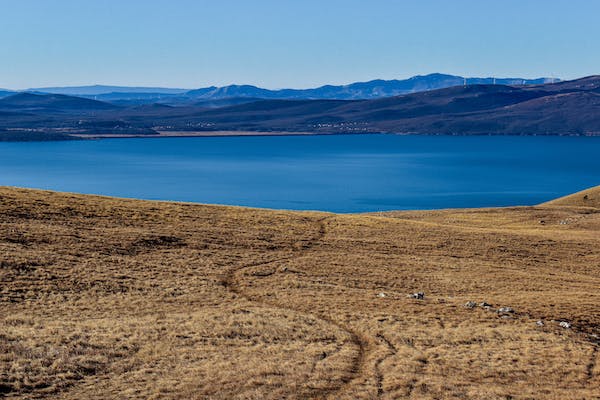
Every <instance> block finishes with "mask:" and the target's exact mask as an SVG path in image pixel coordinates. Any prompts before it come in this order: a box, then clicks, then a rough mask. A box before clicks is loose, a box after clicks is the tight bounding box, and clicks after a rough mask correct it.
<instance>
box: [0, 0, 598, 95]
mask: <svg viewBox="0 0 600 400" xmlns="http://www.w3.org/2000/svg"><path fill="white" fill-rule="evenodd" d="M0 4H2V14H0V24H2V26H3V35H2V36H1V37H0V57H1V58H2V59H3V60H5V62H4V63H2V65H0V87H2V88H6V89H17V90H22V89H27V88H36V87H56V86H86V85H93V84H100V85H115V86H152V87H172V88H199V87H206V86H212V85H214V86H226V85H229V84H250V85H255V86H259V87H264V88H268V89H277V88H283V87H286V88H299V89H302V88H311V87H318V86H321V85H324V84H333V85H339V84H347V83H351V82H359V81H369V80H372V79H405V78H408V77H411V76H414V75H426V74H429V73H433V72H441V73H447V74H453V75H461V76H469V77H487V76H496V77H519V78H537V77H559V78H561V79H565V80H568V79H574V78H579V77H583V76H588V75H594V74H597V73H598V70H597V66H598V65H600V54H599V53H598V52H597V51H595V47H596V44H595V38H597V37H600V26H598V24H596V21H595V19H596V17H595V16H596V15H597V14H598V12H599V11H600V4H595V3H589V2H586V1H582V0H571V1H565V0H550V1H541V0H529V1H526V2H523V1H516V0H508V1H502V2H500V1H495V2H485V3H483V2H480V1H474V0H457V1H455V2H451V3H450V2H446V1H441V0H425V1H420V2H418V3H417V2H410V3H409V2H394V3H390V2H386V1H383V0H375V1H372V2H368V3H367V2H363V1H360V0H344V1H341V0H331V1H328V2H319V1H316V0H307V1H304V2H301V3H300V2H298V3H296V2H294V3H291V2H281V1H277V0H259V1H255V2H244V1H241V0H229V1H222V2H218V3H217V2H210V1H191V0H178V1H173V2H169V3H165V2H160V1H156V0H146V1H141V0H131V1H128V2H120V1H117V0H106V1H99V0H90V1H86V2H80V1H76V0H57V1H53V2H47V1H43V0H22V1H19V2H13V1H7V0H0ZM6 61H8V62H6Z"/></svg>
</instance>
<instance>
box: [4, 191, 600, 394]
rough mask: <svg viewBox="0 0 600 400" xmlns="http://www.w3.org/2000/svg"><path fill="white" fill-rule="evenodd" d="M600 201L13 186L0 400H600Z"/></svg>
mask: <svg viewBox="0 0 600 400" xmlns="http://www.w3.org/2000/svg"><path fill="white" fill-rule="evenodd" d="M599 191H600V189H598V188H596V189H595V190H593V191H591V192H589V193H588V198H587V203H585V204H584V205H583V206H582V204H581V202H583V201H584V200H583V196H584V195H585V194H583V195H580V194H578V195H575V197H572V198H570V199H561V200H560V201H557V202H554V203H550V204H549V205H542V206H538V207H517V208H504V209H474V210H442V211H427V212H422V211H414V212H392V213H379V214H369V215H335V214H328V213H308V212H285V211H269V210H255V209H246V208H237V207H221V206H205V205H192V204H177V203H161V202H148V201H136V200H124V199H114V198H106V197H97V196H83V195H74V194H61V193H53V192H44V191H34V190H25V189H15V188H0V282H1V286H0V396H5V397H6V398H10V399H13V398H14V399H16V398H20V399H29V398H48V399H49V398H52V399H54V398H57V399H125V398H131V399H133V398H136V399H137V398H139V399H148V398H155V399H213V398H214V399H263V398H270V399H280V398H287V399H292V398H331V399H372V398H384V399H396V398H415V399H417V398H418V399H465V398H470V399H509V398H513V399H558V398H561V399H598V398H600V363H599V362H598V357H600V356H599V355H598V335H599V334H600V209H598V208H597V207H598V205H597V204H595V203H593V204H590V201H589V199H590V198H596V197H595V196H596V194H597V193H598V192H599ZM594 207H596V208H594ZM418 291H423V292H425V299H424V300H417V299H412V298H410V297H408V295H409V294H411V293H414V292H418ZM468 301H475V302H482V301H485V302H488V303H490V304H492V307H491V309H489V310H488V309H485V308H483V307H479V306H477V307H474V308H467V307H465V306H464V304H465V303H466V302H468ZM501 306H506V307H512V308H513V309H514V313H506V314H499V313H497V312H495V311H494V310H496V309H497V308H499V307H501ZM540 320H541V321H543V323H544V324H543V326H538V324H536V322H537V321H540ZM561 321H568V322H569V323H570V324H572V327H571V328H570V329H565V328H562V327H560V326H559V322H561Z"/></svg>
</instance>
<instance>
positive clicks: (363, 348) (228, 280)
mask: <svg viewBox="0 0 600 400" xmlns="http://www.w3.org/2000/svg"><path fill="white" fill-rule="evenodd" d="M328 218H331V217H323V218H320V219H318V220H317V221H316V222H317V224H318V229H317V235H315V237H313V238H311V239H309V240H308V242H307V243H306V244H305V245H304V246H303V247H302V248H301V249H298V250H295V251H294V253H293V254H290V255H286V256H283V257H278V258H274V259H271V260H268V261H261V262H255V263H251V264H246V265H242V266H240V267H237V268H232V269H230V270H229V271H228V272H227V273H226V274H225V276H224V277H223V278H222V280H221V283H222V285H223V286H224V287H225V288H226V289H227V290H229V291H230V292H232V293H234V294H236V295H238V296H241V297H243V298H245V299H246V300H248V301H251V302H253V303H255V304H258V305H259V306H266V307H270V308H275V309H279V310H282V311H288V312H293V313H296V314H299V315H304V316H306V317H311V318H314V319H319V320H321V321H324V322H326V323H328V324H331V325H333V326H335V327H337V328H339V329H340V330H342V331H344V332H346V333H347V334H348V335H349V337H350V340H349V343H350V344H351V345H353V346H354V347H355V348H356V349H357V352H356V355H355V356H354V358H353V360H352V364H351V365H350V368H349V369H348V372H349V373H350V377H348V378H346V379H342V380H341V382H340V384H339V385H338V386H335V387H331V388H327V389H318V390H316V391H315V393H314V394H313V397H314V398H319V399H320V398H324V397H327V398H334V399H335V398H337V397H336V396H335V395H336V394H337V393H340V392H341V391H343V390H344V389H346V388H347V387H349V386H350V385H351V384H352V382H355V381H357V380H360V379H361V378H362V377H363V376H364V374H365V373H366V371H367V369H368V363H367V353H368V351H369V347H370V346H369V342H368V341H367V339H365V338H363V337H362V336H361V333H359V332H357V331H355V330H354V329H352V328H350V327H348V326H346V325H344V324H341V323H339V322H337V321H335V320H333V319H331V318H328V317H325V316H322V315H318V314H312V313H307V312H304V311H301V310H298V309H295V308H293V307H286V306H281V305H279V304H277V303H275V302H269V301H266V300H263V299H261V298H259V297H256V296H253V295H251V294H249V293H246V292H245V291H244V289H243V286H242V285H240V282H241V281H243V278H242V277H241V275H242V274H243V273H244V272H245V271H246V270H248V269H250V268H256V267H261V266H268V265H271V264H274V263H278V262H285V261H289V260H293V259H298V258H300V257H302V256H304V253H305V252H306V251H308V250H310V249H312V248H313V247H314V246H315V245H317V244H318V243H319V242H321V241H322V240H323V238H324V237H325V235H326V233H327V232H326V231H327V228H326V225H325V221H326V220H327V219H328Z"/></svg>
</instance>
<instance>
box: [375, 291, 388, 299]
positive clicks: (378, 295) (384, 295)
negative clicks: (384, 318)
mask: <svg viewBox="0 0 600 400" xmlns="http://www.w3.org/2000/svg"><path fill="white" fill-rule="evenodd" d="M377 297H380V298H384V297H387V295H386V294H385V293H383V292H381V293H378V294H377Z"/></svg>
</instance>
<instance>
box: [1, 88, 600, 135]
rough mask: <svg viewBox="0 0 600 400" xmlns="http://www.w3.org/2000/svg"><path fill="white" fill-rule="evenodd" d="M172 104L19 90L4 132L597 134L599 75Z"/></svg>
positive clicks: (6, 103)
mask: <svg viewBox="0 0 600 400" xmlns="http://www.w3.org/2000/svg"><path fill="white" fill-rule="evenodd" d="M165 105H166V104H160V103H158V104H156V105H154V106H152V105H149V106H145V107H140V105H139V104H123V105H115V104H112V103H107V102H101V101H96V100H91V99H88V98H83V97H72V96H65V95H40V94H22V93H21V94H16V95H13V96H9V97H6V98H4V99H0V113H2V115H3V117H2V118H1V119H0V131H1V130H4V131H5V133H6V132H7V131H8V132H14V131H16V130H18V131H21V132H22V131H40V130H41V131H45V132H54V133H56V132H60V133H64V134H78V135H102V134H111V135H115V134H116V135H157V134H159V132H165V133H168V132H180V133H181V132H188V133H190V134H194V132H201V133H202V134H203V135H206V134H207V132H208V134H210V132H211V131H254V132H287V133H294V132H311V133H318V134H333V133H338V134H345V133H395V134H434V135H437V134H443V135H457V134H461V135H591V136H600V76H590V77H584V78H581V79H576V80H573V81H564V82H557V83H546V84H540V85H525V86H522V85H518V86H509V85H498V84H496V85H493V84H475V85H466V86H465V85H459V86H453V87H448V88H443V89H436V90H429V91H420V92H416V93H410V94H405V95H400V96H392V97H385V98H375V99H359V100H332V99H317V100H310V99H264V98H225V99H222V100H198V101H196V102H194V103H184V104H182V105H180V106H176V107H165ZM5 137H6V136H5Z"/></svg>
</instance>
